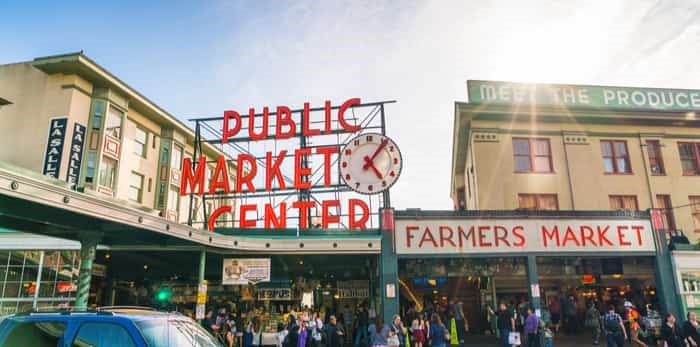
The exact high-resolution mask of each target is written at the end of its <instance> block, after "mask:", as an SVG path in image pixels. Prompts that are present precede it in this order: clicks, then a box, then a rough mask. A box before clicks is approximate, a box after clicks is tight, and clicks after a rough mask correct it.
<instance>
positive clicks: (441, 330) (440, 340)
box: [428, 313, 449, 347]
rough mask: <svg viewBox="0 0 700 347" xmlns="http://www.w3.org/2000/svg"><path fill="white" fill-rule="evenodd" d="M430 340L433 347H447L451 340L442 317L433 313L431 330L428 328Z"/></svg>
mask: <svg viewBox="0 0 700 347" xmlns="http://www.w3.org/2000/svg"><path fill="white" fill-rule="evenodd" d="M428 339H429V340H430V343H431V346H432V347H446V346H447V341H448V340H449V333H448V332H447V328H446V327H445V325H444V324H443V323H442V319H441V318H440V315H439V314H437V313H433V316H432V317H431V318H430V328H428Z"/></svg>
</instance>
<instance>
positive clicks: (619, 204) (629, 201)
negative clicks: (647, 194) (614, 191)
mask: <svg viewBox="0 0 700 347" xmlns="http://www.w3.org/2000/svg"><path fill="white" fill-rule="evenodd" d="M609 198H610V209H611V210H614V211H619V210H628V211H638V210H639V207H638V206H637V196H636V195H610V196H609Z"/></svg>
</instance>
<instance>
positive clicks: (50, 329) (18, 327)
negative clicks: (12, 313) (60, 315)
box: [0, 321, 66, 347]
mask: <svg viewBox="0 0 700 347" xmlns="http://www.w3.org/2000/svg"><path fill="white" fill-rule="evenodd" d="M10 325H11V326H10V330H9V331H6V334H5V336H6V337H5V339H4V340H3V341H0V346H36V347H56V346H59V341H62V338H63V333H64V332H65V330H66V324H65V323H63V322H50V321H47V322H33V321H21V322H15V323H11V324H10Z"/></svg>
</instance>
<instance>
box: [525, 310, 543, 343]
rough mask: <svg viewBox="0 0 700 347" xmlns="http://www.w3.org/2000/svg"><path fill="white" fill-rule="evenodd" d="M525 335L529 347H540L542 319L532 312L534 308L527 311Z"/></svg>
mask: <svg viewBox="0 0 700 347" xmlns="http://www.w3.org/2000/svg"><path fill="white" fill-rule="evenodd" d="M526 314H527V318H525V334H527V347H540V334H539V330H540V319H539V318H538V317H537V316H536V315H535V314H534V313H533V312H532V308H531V307H528V308H527V310H526Z"/></svg>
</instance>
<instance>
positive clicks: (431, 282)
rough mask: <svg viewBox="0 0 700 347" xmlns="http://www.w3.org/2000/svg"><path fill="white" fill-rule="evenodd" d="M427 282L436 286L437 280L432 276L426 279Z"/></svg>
mask: <svg viewBox="0 0 700 347" xmlns="http://www.w3.org/2000/svg"><path fill="white" fill-rule="evenodd" d="M428 284H429V285H431V286H433V287H435V286H437V281H436V280H435V279H433V278H430V279H428Z"/></svg>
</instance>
